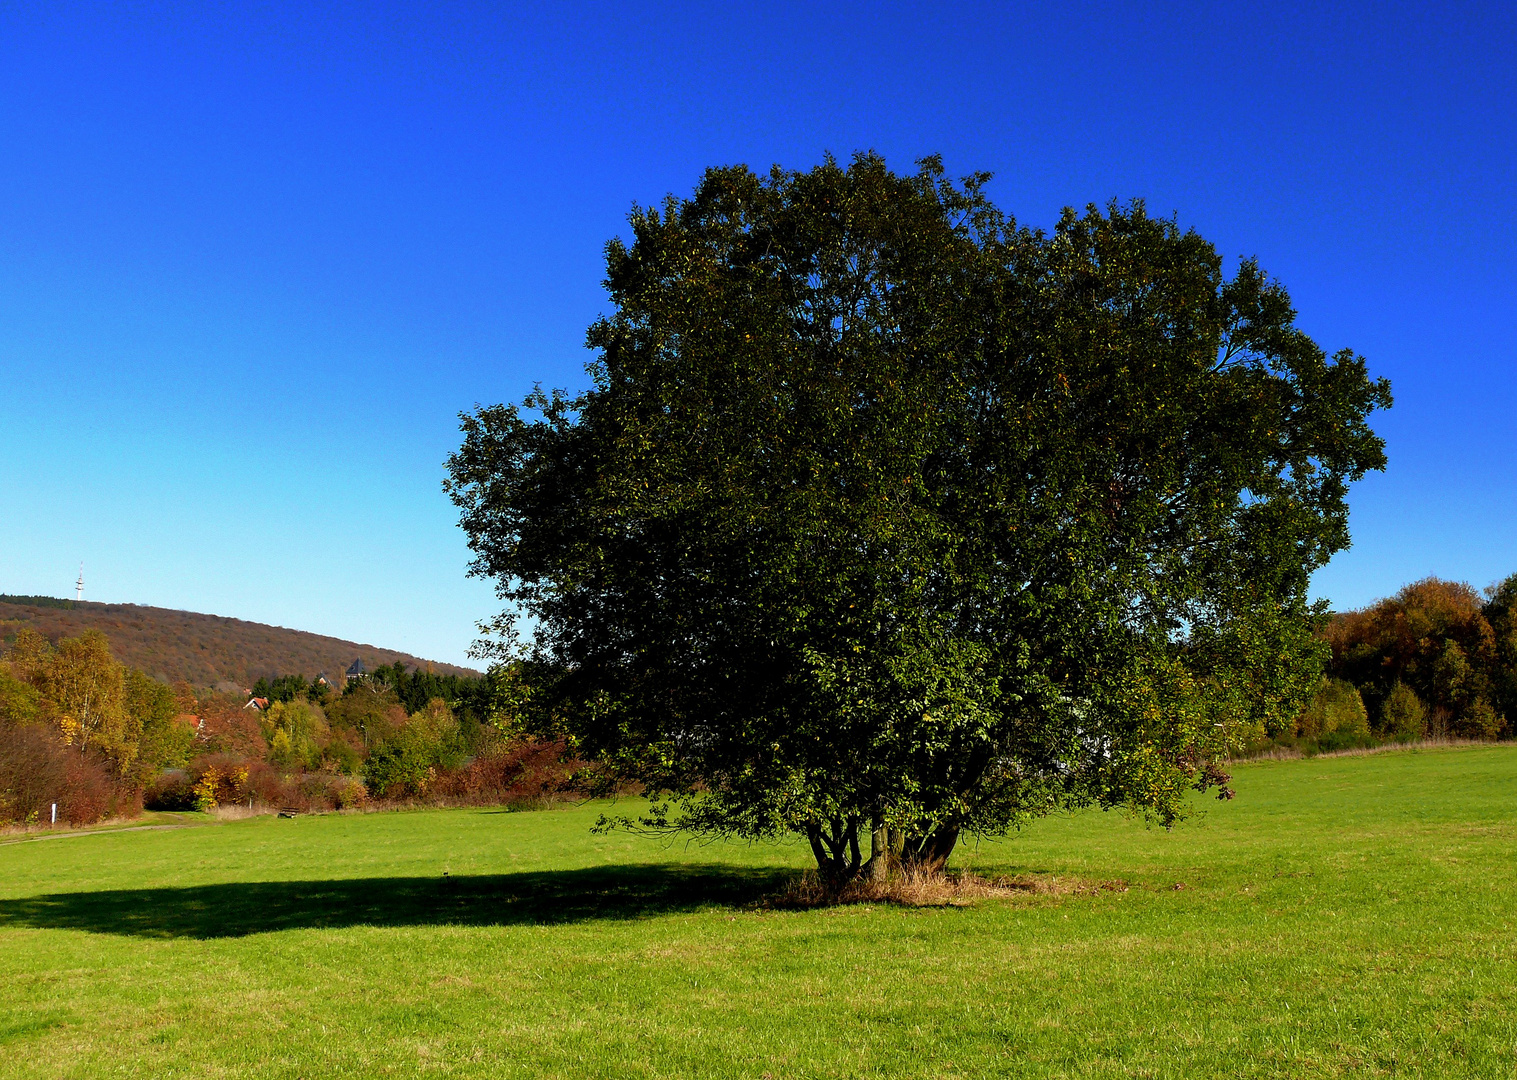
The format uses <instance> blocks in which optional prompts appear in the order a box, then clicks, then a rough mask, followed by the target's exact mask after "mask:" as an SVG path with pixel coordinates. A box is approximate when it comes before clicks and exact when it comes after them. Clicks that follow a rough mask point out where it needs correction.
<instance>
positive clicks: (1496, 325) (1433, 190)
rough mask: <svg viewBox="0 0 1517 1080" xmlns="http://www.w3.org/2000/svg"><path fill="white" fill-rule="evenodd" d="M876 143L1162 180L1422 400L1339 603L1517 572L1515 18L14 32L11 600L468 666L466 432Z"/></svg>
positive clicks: (1098, 14) (634, 7) (1054, 206)
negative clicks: (248, 629) (235, 620)
mask: <svg viewBox="0 0 1517 1080" xmlns="http://www.w3.org/2000/svg"><path fill="white" fill-rule="evenodd" d="M870 148H872V149H876V150H878V151H880V152H881V153H883V154H884V155H885V156H886V158H887V160H889V161H890V162H891V164H892V165H893V166H895V167H896V168H898V169H909V168H911V165H912V162H913V160H914V159H916V158H918V157H920V156H922V155H924V154H927V153H932V152H937V153H941V154H942V155H943V156H944V158H945V161H946V164H947V165H948V167H949V169H950V170H951V171H953V172H955V173H965V172H969V171H973V170H980V169H985V170H990V171H993V172H994V173H995V174H996V179H995V181H994V182H993V184H992V186H991V189H990V190H991V194H992V197H993V198H994V199H995V200H996V201H997V202H998V203H999V204H1000V205H1001V206H1002V207H1003V208H1004V209H1006V210H1008V211H1010V212H1011V213H1013V214H1015V215H1016V217H1017V218H1018V219H1019V220H1020V221H1022V222H1024V223H1028V224H1033V225H1041V226H1048V225H1051V224H1052V223H1053V222H1054V220H1055V219H1056V217H1057V215H1058V212H1059V209H1060V208H1061V207H1063V206H1066V205H1075V206H1083V205H1084V204H1086V203H1087V202H1091V201H1095V202H1100V203H1104V202H1106V201H1108V200H1110V199H1112V198H1119V199H1127V198H1130V197H1133V196H1139V197H1142V198H1144V199H1146V200H1147V202H1148V205H1149V208H1150V210H1151V212H1155V213H1159V214H1163V215H1170V214H1173V215H1175V216H1176V217H1177V218H1178V220H1179V222H1180V223H1181V225H1182V226H1189V227H1194V228H1195V229H1197V230H1198V231H1199V232H1200V233H1201V234H1202V235H1204V236H1205V237H1207V238H1208V239H1209V240H1211V241H1212V242H1213V243H1214V244H1216V245H1217V247H1218V249H1219V250H1220V251H1221V252H1222V253H1223V254H1224V255H1226V256H1228V257H1229V258H1230V259H1231V258H1236V257H1238V256H1243V255H1255V256H1257V257H1258V258H1259V260H1260V262H1261V263H1262V265H1263V266H1264V267H1265V269H1266V270H1268V271H1269V272H1270V273H1272V274H1274V275H1275V276H1276V277H1278V278H1279V279H1280V280H1281V281H1282V282H1283V283H1284V284H1285V286H1286V287H1287V288H1288V290H1289V291H1290V292H1291V295H1292V296H1293V298H1294V299H1295V301H1296V306H1297V308H1298V310H1299V311H1300V317H1299V323H1300V325H1301V326H1302V327H1303V328H1304V329H1306V330H1307V331H1308V332H1309V333H1311V334H1312V335H1313V336H1314V337H1315V338H1316V339H1317V340H1318V342H1319V343H1320V344H1321V345H1322V346H1323V347H1324V348H1326V349H1328V350H1329V351H1333V350H1336V349H1338V348H1341V347H1344V346H1349V347H1352V348H1354V349H1356V350H1358V351H1359V352H1361V353H1363V354H1364V355H1365V356H1366V357H1368V358H1369V361H1370V366H1371V370H1372V372H1374V373H1375V374H1382V375H1387V376H1389V377H1390V378H1391V380H1392V381H1393V384H1394V391H1395V395H1396V406H1395V408H1394V409H1393V410H1392V411H1391V412H1389V413H1385V414H1380V415H1379V416H1378V417H1377V418H1376V421H1375V423H1376V427H1377V429H1378V430H1379V431H1380V432H1381V433H1382V434H1383V435H1384V436H1385V437H1386V439H1387V441H1388V444H1389V454H1390V462H1391V464H1390V469H1389V471H1388V472H1387V473H1386V474H1385V475H1383V476H1382V475H1377V476H1374V477H1372V478H1370V479H1368V480H1366V481H1365V482H1363V483H1362V484H1360V485H1358V486H1357V487H1356V488H1355V489H1354V491H1353V495H1352V504H1353V508H1354V509H1353V531H1354V541H1355V543H1354V547H1353V549H1352V550H1351V551H1349V552H1346V553H1344V554H1342V555H1340V556H1339V557H1338V558H1337V559H1336V560H1335V561H1334V562H1333V564H1332V565H1331V566H1329V567H1328V568H1327V569H1326V570H1324V571H1322V572H1321V573H1320V574H1319V575H1318V577H1317V579H1316V582H1315V586H1316V588H1317V590H1318V592H1319V594H1320V595H1322V596H1325V597H1328V598H1329V599H1331V600H1332V602H1333V603H1334V604H1335V605H1337V606H1339V607H1347V606H1357V605H1361V604H1363V603H1365V602H1367V601H1369V600H1372V599H1374V598H1376V597H1379V596H1383V595H1386V594H1388V593H1390V592H1392V591H1394V590H1395V589H1397V588H1398V587H1400V586H1401V585H1402V584H1404V583H1406V582H1408V581H1411V580H1413V579H1416V578H1418V577H1422V576H1425V575H1428V574H1438V575H1440V576H1444V577H1452V578H1457V579H1463V580H1468V581H1470V582H1472V583H1473V584H1475V585H1477V586H1483V585H1485V584H1487V583H1489V582H1490V581H1492V580H1493V579H1496V578H1498V577H1502V576H1505V575H1506V574H1508V573H1510V572H1512V571H1517V453H1514V451H1517V427H1514V423H1513V418H1514V414H1517V409H1514V406H1517V346H1514V343H1513V334H1514V320H1517V5H1512V4H1510V3H1504V4H1494V3H1493V4H1489V5H1486V6H1480V5H1460V4H1439V5H1427V6H1422V7H1416V6H1404V5H1395V4H1386V3H1373V4H1369V3H1367V4H1362V5H1336V6H1333V5H1323V4H1306V5H1295V6H1293V5H1289V4H1269V5H1265V4H1247V5H1244V4H1228V3H1204V4H1202V3H1197V4H1192V5H1183V4H1177V5H1167V6H1165V5H1151V4H1131V5H1101V4H1080V3H1070V2H1058V3H1046V4H1008V3H993V4H983V5H977V4H953V5H949V4H925V3H924V4H919V5H906V4H886V3H872V4H857V5H845V4H823V3H798V4H789V3H779V2H773V0H771V2H769V3H764V4H750V5H738V4H716V3H712V4H700V5H697V4H663V5H657V4H642V3H633V2H621V3H614V4H611V3H608V4H595V5H589V4H584V5H573V4H562V5H557V4H555V5H547V4H531V5H520V6H513V5H510V4H503V3H494V4H489V5H479V6H470V5H461V4H446V3H426V4H417V3H407V4H397V5H393V6H387V5H384V4H380V3H362V4H359V3H353V4H343V5H333V4H321V3H313V2H309V0H307V2H302V3H298V4H294V3H292V4H288V5H281V4H256V5H254V4H204V5H193V4H157V3H155V4H141V3H121V2H117V3H108V4H99V5H71V4H66V3H58V4H24V5H23V4H8V3H6V4H0V592H9V593H44V594H50V595H55V596H63V595H72V585H73V580H74V577H75V575H76V574H77V572H78V564H79V562H80V561H81V560H82V561H83V562H84V563H85V575H86V598H87V599H94V600H105V601H129V602H136V603H144V604H155V605H161V606H166V607H176V608H186V609H191V610H196V611H208V612H213V613H216V614H222V615H233V616H237V617H240V618H247V619H254V620H258V621H261V622H270V623H276V624H280V625H284V626H291V627H297V628H300V629H306V630H314V631H318V632H322V633H329V634H335V635H338V636H342V637H348V638H356V639H359V640H362V641H368V642H372V643H374V644H379V645H384V646H388V647H393V648H400V649H405V650H408V651H411V652H413V653H417V654H419V655H423V656H426V657H428V658H433V659H438V660H444V661H453V662H461V661H464V660H465V652H466V650H467V648H468V646H469V643H470V641H471V640H472V638H473V636H474V631H473V626H474V623H475V621H476V620H478V619H480V618H483V617H486V616H488V615H489V614H491V613H492V612H493V611H494V610H495V607H496V604H495V601H494V598H493V594H492V592H491V589H490V587H489V586H488V585H487V584H485V583H482V582H478V581H473V580H470V579H467V578H466V577H465V576H464V570H465V564H466V562H467V559H468V552H467V549H466V547H465V544H464V541H463V537H462V535H461V533H460V532H459V530H458V528H457V526H456V524H455V521H456V517H455V514H454V511H453V508H452V506H451V504H450V503H449V502H448V501H447V499H446V498H445V497H444V496H443V494H442V492H441V489H440V482H441V479H442V474H443V467H442V463H443V459H444V458H445V456H446V455H447V453H448V452H449V451H450V450H451V449H452V448H453V447H454V445H455V444H456V442H457V441H458V437H459V436H458V433H457V420H456V414H457V413H458V411H459V410H461V409H467V408H469V407H470V406H472V405H473V404H474V403H476V402H495V401H501V400H512V399H518V398H520V397H521V396H522V395H523V394H524V393H525V392H526V391H527V390H529V389H530V388H531V386H532V384H533V383H534V382H537V381H541V382H543V383H545V384H546V385H549V386H563V387H567V388H571V389H573V388H577V387H580V386H583V385H584V384H585V381H586V376H585V374H584V364H585V362H586V360H587V359H588V354H587V353H586V352H585V350H584V346H583V342H584V331H585V328H586V327H587V325H588V324H589V323H590V322H591V321H592V320H593V319H594V318H595V317H596V315H597V314H599V313H600V312H602V311H603V310H605V307H606V300H605V294H604V292H603V290H602V288H601V284H600V283H601V277H602V268H601V248H602V245H603V244H604V242H605V241H606V240H607V239H608V238H609V237H611V236H613V235H616V234H618V233H619V232H622V231H623V230H624V227H625V217H626V213H627V211H628V209H629V208H630V206H631V205H632V203H633V202H634V201H636V202H641V203H649V202H653V201H656V200H658V199H660V198H662V197H663V196H664V195H665V194H666V193H669V192H674V193H676V194H684V193H688V192H689V191H690V189H691V188H692V186H693V185H694V183H695V182H696V180H697V178H698V176H699V175H700V173H701V171H702V170H703V169H704V168H706V167H707V166H711V165H717V164H729V163H735V162H746V163H748V164H750V165H752V166H754V167H757V168H767V167H768V166H769V165H771V164H774V163H779V164H782V165H784V166H786V167H792V168H806V167H809V166H811V165H813V164H815V163H816V162H817V161H818V160H819V159H820V158H821V156H822V154H823V153H824V152H827V151H831V152H833V153H834V154H836V155H837V156H839V157H847V156H848V155H849V154H851V153H852V152H854V151H855V150H861V149H870Z"/></svg>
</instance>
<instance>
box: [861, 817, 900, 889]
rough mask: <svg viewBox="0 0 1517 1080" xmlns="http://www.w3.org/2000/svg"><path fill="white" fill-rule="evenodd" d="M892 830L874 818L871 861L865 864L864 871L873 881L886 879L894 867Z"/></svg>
mask: <svg viewBox="0 0 1517 1080" xmlns="http://www.w3.org/2000/svg"><path fill="white" fill-rule="evenodd" d="M890 832H891V830H889V829H887V828H886V827H885V823H884V822H883V821H881V820H880V819H879V818H875V819H874V828H873V829H871V830H870V833H869V861H868V862H867V863H865V864H864V873H865V875H866V876H867V877H869V878H870V879H871V880H873V881H885V880H886V879H888V878H889V877H890V871H891V869H893V868H892V866H891V863H892V862H893V861H894V860H893V859H892V858H891V851H890Z"/></svg>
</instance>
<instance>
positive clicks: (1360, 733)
mask: <svg viewBox="0 0 1517 1080" xmlns="http://www.w3.org/2000/svg"><path fill="white" fill-rule="evenodd" d="M1339 733H1341V735H1342V736H1349V737H1358V738H1364V737H1367V736H1368V735H1369V733H1370V727H1369V713H1368V711H1367V710H1366V709H1365V707H1364V699H1363V698H1361V697H1360V696H1359V691H1358V689H1357V688H1356V687H1355V686H1354V684H1353V683H1351V682H1346V681H1345V680H1343V679H1323V680H1322V688H1321V689H1320V690H1318V691H1317V695H1316V697H1314V698H1312V701H1311V704H1309V705H1308V706H1307V707H1306V710H1305V711H1304V712H1302V714H1301V717H1300V719H1298V720H1297V721H1296V734H1297V735H1299V736H1301V737H1302V738H1305V739H1320V738H1322V737H1323V736H1325V735H1333V734H1339Z"/></svg>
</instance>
